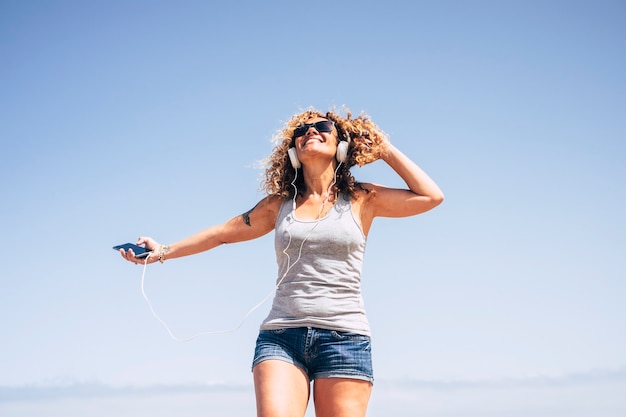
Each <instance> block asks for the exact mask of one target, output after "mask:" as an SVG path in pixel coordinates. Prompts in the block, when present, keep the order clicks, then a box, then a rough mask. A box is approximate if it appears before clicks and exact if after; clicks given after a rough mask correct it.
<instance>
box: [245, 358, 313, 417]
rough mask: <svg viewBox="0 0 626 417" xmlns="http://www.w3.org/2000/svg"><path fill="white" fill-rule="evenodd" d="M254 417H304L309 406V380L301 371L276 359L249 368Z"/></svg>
mask: <svg viewBox="0 0 626 417" xmlns="http://www.w3.org/2000/svg"><path fill="white" fill-rule="evenodd" d="M253 375H254V391H255V394H256V407H257V416H258V417H269V416H271V417H281V416H304V413H305V412H306V407H307V404H308V402H309V395H310V384H309V377H308V376H307V375H306V374H305V373H304V371H303V370H302V369H300V368H299V367H297V366H296V365H293V364H291V363H288V362H285V361H283V360H280V359H278V360H277V359H269V360H265V361H263V362H260V363H258V364H256V365H255V366H254V368H253Z"/></svg>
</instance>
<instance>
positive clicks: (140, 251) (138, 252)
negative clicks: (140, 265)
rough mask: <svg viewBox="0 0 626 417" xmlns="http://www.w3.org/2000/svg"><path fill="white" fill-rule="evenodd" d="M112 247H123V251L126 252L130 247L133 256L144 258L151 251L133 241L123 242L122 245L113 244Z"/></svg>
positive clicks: (118, 248)
mask: <svg viewBox="0 0 626 417" xmlns="http://www.w3.org/2000/svg"><path fill="white" fill-rule="evenodd" d="M113 249H115V250H117V251H119V250H120V249H124V251H126V252H128V249H132V250H133V252H134V253H135V258H139V259H141V258H145V257H146V256H148V255H150V253H151V252H152V251H151V250H149V249H146V248H144V247H143V246H139V245H135V244H133V243H124V244H123V245H117V246H113Z"/></svg>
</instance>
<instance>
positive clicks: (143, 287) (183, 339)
mask: <svg viewBox="0 0 626 417" xmlns="http://www.w3.org/2000/svg"><path fill="white" fill-rule="evenodd" d="M340 166H341V162H340V163H339V164H338V165H337V168H336V169H335V179H334V180H333V182H332V184H330V186H329V187H328V191H327V196H326V198H325V199H324V202H323V203H322V205H321V206H320V209H319V212H318V214H317V219H316V221H315V224H314V225H313V227H312V228H311V230H309V232H308V233H307V234H306V236H305V237H304V239H302V242H301V243H300V248H299V249H298V256H297V257H296V259H295V261H294V262H293V264H292V263H291V257H290V256H289V254H288V253H287V250H288V249H289V246H291V233H289V226H287V228H286V231H287V234H288V235H289V241H288V242H287V246H286V247H285V249H283V251H282V252H283V253H284V254H285V256H287V269H286V270H285V272H284V273H283V275H282V277H281V278H280V279H279V280H278V281H277V283H276V285H275V287H274V288H272V291H270V293H269V294H268V295H267V296H265V297H264V298H263V299H262V300H261V301H259V303H257V304H256V305H255V306H254V307H252V308H251V309H250V310H249V311H248V312H247V313H246V314H245V315H244V316H243V318H242V319H241V321H240V322H239V324H238V325H237V326H236V327H233V328H232V329H228V330H217V331H208V332H200V333H197V334H196V335H194V336H191V337H187V338H180V337H177V336H175V335H174V333H173V332H172V331H171V329H170V328H169V326H168V325H167V323H165V321H163V320H162V319H161V317H159V315H158V314H157V313H156V311H155V310H154V307H153V306H152V302H150V299H149V298H148V296H147V295H146V291H145V279H146V268H147V266H148V257H146V260H145V261H144V264H143V271H142V273H141V294H142V295H143V298H144V300H145V301H146V303H148V306H149V307H150V311H151V312H152V315H153V316H154V317H155V318H156V319H157V320H158V321H159V323H161V325H163V327H165V330H167V333H168V334H169V335H170V337H171V338H172V339H173V340H174V341H176V342H182V343H185V342H190V341H192V340H194V339H196V338H198V337H200V336H209V335H217V334H227V333H234V332H236V331H237V330H239V329H240V328H241V326H243V324H244V322H245V321H246V320H247V319H248V317H249V316H250V315H251V314H252V313H253V312H254V311H255V310H256V309H258V308H259V307H261V306H262V305H263V304H265V302H266V301H267V300H268V299H269V298H270V297H271V296H272V295H273V294H274V292H275V291H276V290H277V289H278V287H279V286H280V284H281V283H282V282H283V280H284V279H285V278H286V277H287V274H288V273H289V271H290V270H291V268H293V267H294V266H295V265H296V264H297V263H298V261H300V258H301V257H302V248H303V247H304V243H305V242H306V241H307V239H308V238H309V236H311V233H313V230H315V228H316V227H317V225H318V224H319V223H320V221H321V220H322V212H323V210H324V206H325V205H326V203H327V202H328V200H329V198H330V190H331V188H332V187H333V186H334V185H335V184H336V183H337V172H338V170H339V167H340ZM297 178H298V170H296V176H295V177H294V179H293V181H292V182H291V185H292V186H293V188H294V189H295V192H294V196H293V211H292V213H295V211H296V198H297V197H298V189H297V188H296V185H295V181H296V179H297Z"/></svg>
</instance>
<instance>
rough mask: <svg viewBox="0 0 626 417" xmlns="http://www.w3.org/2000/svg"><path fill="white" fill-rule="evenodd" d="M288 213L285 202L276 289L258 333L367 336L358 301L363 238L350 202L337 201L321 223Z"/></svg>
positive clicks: (345, 199) (279, 231) (277, 240)
mask: <svg viewBox="0 0 626 417" xmlns="http://www.w3.org/2000/svg"><path fill="white" fill-rule="evenodd" d="M292 208H293V202H292V201H291V200H285V202H283V204H282V206H281V208H280V211H279V213H278V217H277V219H276V228H275V238H274V248H275V250H276V262H277V263H278V277H277V281H276V282H277V289H276V294H275V295H274V301H273V303H272V309H271V311H270V313H269V315H268V316H267V318H266V319H265V320H264V321H263V323H262V324H261V330H276V329H281V328H293V327H319V328H322V329H330V330H338V331H343V332H352V333H358V334H363V335H367V336H369V335H370V326H369V323H368V321H367V317H366V315H365V306H364V303H363V298H362V296H361V268H362V265H363V254H364V251H365V244H366V237H365V235H364V234H363V231H362V230H361V227H360V226H359V224H358V222H357V221H356V219H355V218H354V215H353V213H352V204H351V202H350V200H349V198H348V197H346V196H340V198H338V199H337V202H336V203H335V205H334V206H333V207H332V208H331V210H330V211H329V212H328V213H327V214H326V215H325V216H324V217H322V218H321V219H320V220H310V221H304V220H298V218H297V217H296V216H295V214H294V212H293V210H292ZM303 240H304V244H302V242H303ZM301 247H302V250H301V251H300V248H301Z"/></svg>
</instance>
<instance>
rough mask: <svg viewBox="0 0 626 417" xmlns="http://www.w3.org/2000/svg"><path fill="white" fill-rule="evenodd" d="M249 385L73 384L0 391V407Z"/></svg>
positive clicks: (239, 388)
mask: <svg viewBox="0 0 626 417" xmlns="http://www.w3.org/2000/svg"><path fill="white" fill-rule="evenodd" d="M250 387H251V385H250V384H225V383H215V384H173V385H164V384H157V385H148V386H122V387H114V386H110V385H106V384H102V383H99V382H76V383H72V384H63V385H57V386H55V385H50V384H45V385H44V384H42V385H37V384H33V385H24V386H16V387H0V403H2V402H12V401H28V402H29V401H45V400H51V399H59V398H71V397H80V398H86V397H119V396H137V395H146V396H149V395H155V394H157V395H158V394H194V393H214V392H237V391H247V390H250Z"/></svg>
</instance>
